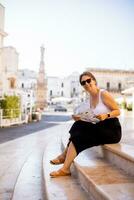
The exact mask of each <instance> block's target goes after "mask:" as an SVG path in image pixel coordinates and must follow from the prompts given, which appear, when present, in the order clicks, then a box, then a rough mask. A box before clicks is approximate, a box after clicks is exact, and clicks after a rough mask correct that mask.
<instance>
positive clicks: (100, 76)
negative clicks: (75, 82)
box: [87, 68, 134, 94]
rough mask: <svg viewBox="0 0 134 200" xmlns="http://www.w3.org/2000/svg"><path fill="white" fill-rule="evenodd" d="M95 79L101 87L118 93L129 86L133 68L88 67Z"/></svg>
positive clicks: (132, 76)
mask: <svg viewBox="0 0 134 200" xmlns="http://www.w3.org/2000/svg"><path fill="white" fill-rule="evenodd" d="M87 70H88V71H90V72H91V73H93V75H94V76H95V78H96V79H97V82H98V85H99V87H101V88H104V89H108V90H109V91H111V92H112V93H118V94H119V93H120V92H121V91H122V90H124V89H126V88H129V87H130V82H134V71H133V70H129V71H127V70H109V69H93V68H88V69H87Z"/></svg>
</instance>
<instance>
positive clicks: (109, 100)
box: [97, 91, 120, 120]
mask: <svg viewBox="0 0 134 200" xmlns="http://www.w3.org/2000/svg"><path fill="white" fill-rule="evenodd" d="M101 97H102V101H103V103H104V104H105V105H106V106H107V107H108V108H109V109H110V110H111V111H110V112H109V113H107V114H101V115H98V116H97V118H98V119H100V120H105V119H107V118H113V117H117V116H119V115H120V109H119V107H118V105H117V103H116V101H115V100H114V98H113V97H112V96H111V94H110V93H109V92H107V91H104V92H102V93H101Z"/></svg>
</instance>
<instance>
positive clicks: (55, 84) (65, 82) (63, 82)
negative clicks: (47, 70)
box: [47, 72, 81, 101]
mask: <svg viewBox="0 0 134 200" xmlns="http://www.w3.org/2000/svg"><path fill="white" fill-rule="evenodd" d="M80 91H81V87H80V84H79V73H78V72H74V73H72V74H71V75H70V76H68V77H65V78H59V77H52V76H49V77H48V78H47V99H48V100H49V101H50V100H51V99H52V98H54V97H67V98H71V97H78V96H79V94H80Z"/></svg>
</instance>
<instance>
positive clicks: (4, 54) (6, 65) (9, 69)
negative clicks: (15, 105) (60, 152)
mask: <svg viewBox="0 0 134 200" xmlns="http://www.w3.org/2000/svg"><path fill="white" fill-rule="evenodd" d="M0 61H1V63H0V64H1V66H0V69H1V70H0V71H1V76H0V91H1V93H2V94H5V93H7V94H15V90H16V89H17V86H18V84H17V76H18V53H17V52H16V49H15V48H14V47H3V48H1V49H0Z"/></svg>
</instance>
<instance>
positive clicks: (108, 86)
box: [107, 82, 110, 90]
mask: <svg viewBox="0 0 134 200" xmlns="http://www.w3.org/2000/svg"><path fill="white" fill-rule="evenodd" d="M107 90H110V82H107Z"/></svg>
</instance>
